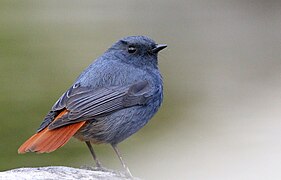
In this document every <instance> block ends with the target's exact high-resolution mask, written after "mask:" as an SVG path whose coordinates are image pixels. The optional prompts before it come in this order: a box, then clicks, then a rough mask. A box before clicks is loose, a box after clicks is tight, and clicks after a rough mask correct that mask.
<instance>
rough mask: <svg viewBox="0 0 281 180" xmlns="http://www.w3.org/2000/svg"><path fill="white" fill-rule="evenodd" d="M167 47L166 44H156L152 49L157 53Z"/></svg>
mask: <svg viewBox="0 0 281 180" xmlns="http://www.w3.org/2000/svg"><path fill="white" fill-rule="evenodd" d="M166 47H167V44H157V45H156V47H155V48H153V49H152V52H153V53H158V52H159V51H161V50H162V49H165V48H166Z"/></svg>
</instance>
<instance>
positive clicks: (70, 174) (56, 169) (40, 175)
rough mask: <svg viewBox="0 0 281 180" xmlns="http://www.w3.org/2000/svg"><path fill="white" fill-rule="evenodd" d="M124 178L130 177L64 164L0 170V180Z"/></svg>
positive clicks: (99, 179) (101, 179) (118, 179)
mask: <svg viewBox="0 0 281 180" xmlns="http://www.w3.org/2000/svg"><path fill="white" fill-rule="evenodd" d="M6 179H7V180H30V179H32V180H43V179H44V180H46V179H48V180H52V179H56V180H57V179H60V180H66V179H67V180H71V179H79V180H89V179H91V180H105V179H110V180H121V179H122V180H124V179H125V180H126V179H132V178H130V177H126V176H125V175H124V174H122V173H119V172H115V171H98V170H87V169H78V168H71V167H64V166H49V167H37V168H18V169H13V170H8V171H4V172H0V180H6Z"/></svg>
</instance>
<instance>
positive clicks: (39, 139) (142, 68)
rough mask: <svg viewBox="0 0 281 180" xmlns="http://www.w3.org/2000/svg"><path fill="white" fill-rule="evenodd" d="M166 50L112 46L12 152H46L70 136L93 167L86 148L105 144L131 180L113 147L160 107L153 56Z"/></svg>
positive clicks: (142, 43)
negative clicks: (81, 146) (83, 145)
mask: <svg viewBox="0 0 281 180" xmlns="http://www.w3.org/2000/svg"><path fill="white" fill-rule="evenodd" d="M166 47H167V45H165V44H157V43H155V41H153V40H152V39H151V38H149V37H147V36H129V37H125V38H123V39H121V40H119V41H117V42H116V43H114V44H113V45H112V46H111V47H110V48H109V49H108V50H107V51H106V52H105V53H104V54H103V55H102V56H100V57H99V58H97V59H96V60H95V61H94V62H93V63H92V64H90V66H89V67H87V68H86V69H85V70H84V71H83V72H82V73H81V74H80V76H79V77H78V78H77V79H76V81H75V82H74V83H73V84H72V86H71V87H70V88H69V89H68V90H67V91H66V92H65V93H64V94H63V95H62V96H61V97H60V98H59V99H58V101H57V102H56V103H55V104H54V105H53V107H52V108H51V110H50V111H49V113H48V114H47V115H46V117H45V119H44V120H43V122H42V123H41V125H40V127H39V129H38V130H37V133H36V134H34V135H33V136H32V137H30V138H29V139H28V140H27V141H26V142H25V143H23V144H22V145H21V147H20V148H19V149H18V152H19V153H25V152H37V153H44V152H52V151H54V150H56V149H58V148H59V147H61V146H63V145H64V144H65V143H67V141H68V140H69V139H70V138H71V137H72V136H74V137H75V138H78V139H79V140H81V141H85V142H86V144H87V146H88V148H89V150H90V152H91V154H92V156H93V158H94V160H95V162H96V166H97V167H101V163H100V162H99V160H98V159H97V156H96V154H95V152H94V149H93V147H92V145H91V143H93V144H100V143H107V144H111V146H112V147H113V149H114V151H115V153H116V154H117V156H118V158H119V160H120V161H121V163H122V166H123V167H124V168H125V170H126V171H127V173H128V174H129V175H131V173H130V171H129V168H128V167H127V166H126V164H125V163H124V161H123V160H122V157H121V155H120V152H119V150H118V148H117V144H118V143H120V142H121V141H123V140H124V139H126V138H128V137H129V136H131V135H132V134H134V133H136V132H137V131H138V130H139V129H141V128H142V127H143V126H144V125H145V124H146V123H147V122H148V121H149V120H150V119H151V118H152V117H153V115H154V114H155V113H156V112H157V110H158V109H159V107H160V106H161V103H162V100H163V82H162V77H161V74H160V71H159V69H158V58H157V55H158V52H159V51H161V50H162V49H164V48H166Z"/></svg>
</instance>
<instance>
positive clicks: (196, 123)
mask: <svg viewBox="0 0 281 180" xmlns="http://www.w3.org/2000/svg"><path fill="white" fill-rule="evenodd" d="M280 32H281V1H279V0H276V1H274V0H232V1H227V0H213V1H209V0H177V1H168V0H161V1H160V0H155V1H149V0H142V1H134V0H133V1H132V0H119V1H115V0H108V1H97V0H88V1H87V0H86V1H74V0H69V1H66V0H64V1H55V0H50V1H35V0H27V1H11V0H1V1H0V74H1V76H0V84H1V87H0V114H1V121H0V122H1V124H0V170H1V171H3V170H7V169H12V168H18V167H36V166H50V165H63V166H72V167H80V166H82V165H94V162H93V160H92V157H91V155H90V153H89V152H88V149H87V147H86V145H85V144H84V143H81V142H79V141H78V140H76V139H71V141H70V142H69V143H68V144H66V145H65V146H64V147H62V148H60V149H58V150H57V151H55V152H53V153H50V154H35V153H28V154H25V155H18V154H17V148H18V147H19V146H20V145H21V144H22V143H23V142H24V141H25V140H26V139H27V138H29V137H30V136H31V135H32V134H33V133H34V132H35V131H36V129H37V128H38V127H39V125H40V123H41V121H42V120H43V118H44V116H45V115H46V113H47V112H48V111H49V109H50V108H51V107H52V105H53V104H54V103H55V101H56V100H57V99H58V98H59V97H60V95H61V94H62V93H63V92H64V91H65V90H66V89H67V88H68V87H69V86H70V85H71V84H72V82H73V81H74V79H75V78H76V77H77V76H78V75H79V74H80V72H82V70H83V69H84V68H85V67H87V66H88V65H89V64H90V63H91V62H92V60H94V59H95V58H96V57H98V56H99V55H101V54H102V53H103V52H104V51H105V50H106V49H107V48H108V47H109V46H111V44H112V43H113V42H115V41H116V40H118V39H120V38H122V37H124V36H128V35H148V36H150V37H152V38H153V39H154V40H155V41H157V42H158V43H167V44H168V48H167V49H165V50H164V51H161V53H160V57H159V66H160V69H161V72H162V75H163V77H164V83H165V99H164V104H163V106H162V108H161V110H160V111H159V112H158V114H157V115H156V116H155V117H154V118H153V119H152V120H151V121H150V123H148V125H147V126H145V127H144V128H143V129H142V130H141V131H139V132H138V133H137V134H135V135H133V136H131V137H130V138H129V139H127V140H125V141H124V142H122V143H121V144H120V145H119V148H120V150H121V152H122V154H123V156H124V159H125V161H126V162H127V164H128V166H129V167H130V169H131V171H132V173H133V174H134V175H135V176H136V177H140V178H142V179H192V180H206V179H208V180H209V179H211V180H226V179H227V180H232V179H233V180H237V179H239V180H249V179H255V180H259V179H261V180H262V179H271V180H272V179H280V178H281V140H280V137H281V120H280V117H281V59H280V57H281V35H280ZM95 149H96V151H97V154H98V157H99V159H100V160H101V162H102V163H103V165H104V166H106V167H108V168H112V169H121V165H120V163H119V161H118V159H117V157H116V156H115V154H114V152H113V150H112V149H111V147H110V146H108V145H99V146H95Z"/></svg>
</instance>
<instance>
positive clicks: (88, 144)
mask: <svg viewBox="0 0 281 180" xmlns="http://www.w3.org/2000/svg"><path fill="white" fill-rule="evenodd" d="M85 142H86V144H87V146H88V148H89V150H90V152H91V154H92V156H93V158H94V160H95V162H96V166H97V167H98V168H101V167H102V166H101V163H100V161H99V160H98V158H97V156H96V154H95V151H94V149H93V147H92V145H91V142H90V141H85Z"/></svg>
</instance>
